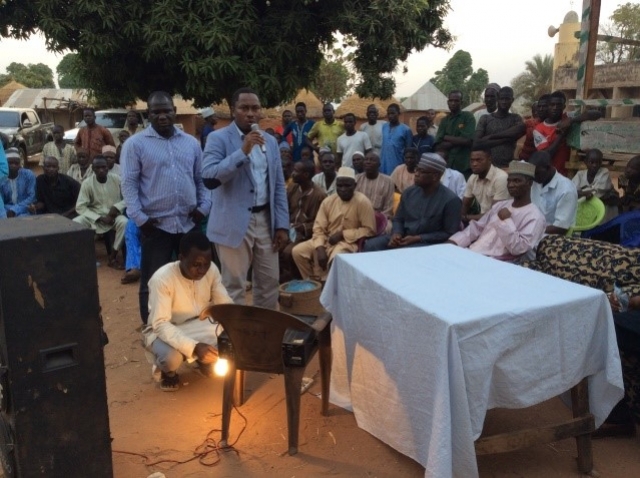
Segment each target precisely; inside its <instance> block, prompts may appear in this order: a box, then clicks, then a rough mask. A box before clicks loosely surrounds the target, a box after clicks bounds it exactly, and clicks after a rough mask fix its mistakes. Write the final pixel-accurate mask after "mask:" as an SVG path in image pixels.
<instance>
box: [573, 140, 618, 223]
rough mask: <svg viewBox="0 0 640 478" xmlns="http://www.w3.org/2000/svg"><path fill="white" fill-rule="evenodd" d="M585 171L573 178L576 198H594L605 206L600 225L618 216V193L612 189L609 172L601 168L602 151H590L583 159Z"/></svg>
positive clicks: (579, 172)
mask: <svg viewBox="0 0 640 478" xmlns="http://www.w3.org/2000/svg"><path fill="white" fill-rule="evenodd" d="M584 162H585V164H586V166H587V169H583V170H580V171H578V172H577V173H576V175H575V176H574V177H573V179H572V181H573V184H575V185H576V188H577V190H578V198H582V197H584V198H586V199H591V197H593V196H596V197H597V198H600V199H601V200H602V202H603V203H604V204H605V205H606V206H607V210H606V212H605V216H604V219H603V220H602V223H605V222H607V221H609V220H610V219H613V218H614V217H616V216H617V215H618V206H617V205H618V200H619V195H618V192H617V191H616V190H615V188H614V187H613V183H612V182H611V176H610V175H609V170H608V169H607V168H605V167H602V151H600V150H599V149H590V150H589V151H588V152H587V155H586V157H585V159H584Z"/></svg>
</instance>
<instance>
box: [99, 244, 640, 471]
mask: <svg viewBox="0 0 640 478" xmlns="http://www.w3.org/2000/svg"><path fill="white" fill-rule="evenodd" d="M96 253H97V254H98V261H99V262H100V263H101V264H102V265H101V266H100V267H99V268H98V280H99V286H100V300H101V304H102V307H103V316H104V323H105V329H106V331H107V333H108V335H109V339H110V343H109V345H107V346H106V348H105V367H106V371H107V393H108V403H109V416H110V423H111V435H112V437H113V466H114V475H115V476H116V477H118V478H138V477H147V476H149V475H151V474H152V473H154V472H162V473H164V475H165V476H166V477H167V478H196V477H208V476H212V475H215V476H219V477H252V476H256V477H263V476H274V477H276V476H277V477H288V478H293V477H314V476H346V477H358V476H362V477H418V476H423V475H424V469H423V468H422V466H420V465H419V464H418V463H416V462H415V461H413V460H411V459H410V458H408V457H406V456H404V455H401V454H400V453H398V452H396V451H395V450H394V449H392V448H390V447H389V446H387V445H385V444H384V443H382V442H381V441H379V440H377V439H376V438H374V437H373V436H371V435H369V434H368V433H367V432H365V431H363V430H361V429H359V428H358V426H357V424H356V422H355V419H354V416H353V414H352V413H350V412H347V411H346V410H343V409H341V408H338V407H336V406H333V405H332V406H331V409H330V416H329V417H323V416H322V415H321V414H320V400H319V398H318V396H319V393H320V385H319V383H317V381H316V383H314V384H313V386H312V387H311V388H310V390H309V392H308V393H305V394H304V395H303V396H302V410H301V425H300V446H299V453H298V454H297V455H295V456H293V457H291V456H289V455H288V454H287V453H286V450H287V439H286V435H287V426H286V413H285V401H284V385H283V379H282V377H281V376H270V375H265V374H251V373H250V374H248V378H247V391H246V402H245V404H244V405H243V406H242V407H241V408H240V412H241V413H242V414H243V415H244V416H245V417H246V420H247V422H246V426H245V425H244V421H243V419H242V418H241V417H240V416H239V414H238V413H236V412H234V413H233V415H232V418H231V440H232V441H233V440H237V443H236V445H235V449H236V453H234V452H224V453H221V454H220V455H219V456H217V455H216V454H215V453H213V452H212V453H210V454H209V455H207V456H206V457H205V461H207V462H211V461H215V460H219V461H218V464H217V465H215V466H214V467H213V468H211V467H208V466H205V465H204V464H201V463H199V462H198V461H197V460H194V461H191V462H189V463H186V464H176V463H170V462H165V463H160V464H157V465H149V464H147V463H153V462H157V461H160V460H178V461H184V460H188V459H189V458H192V457H193V456H194V450H195V449H196V448H197V447H198V446H199V445H201V444H202V443H203V442H204V441H205V438H206V437H207V434H209V433H210V432H211V438H212V439H213V440H216V441H217V440H219V437H220V433H219V431H218V430H219V428H220V421H221V415H220V413H221V397H222V379H220V378H205V377H203V376H202V375H200V373H199V372H197V371H196V370H194V369H192V368H190V367H189V366H184V365H183V368H182V369H181V371H180V375H181V379H182V381H183V386H182V387H181V389H180V390H179V391H178V392H176V393H165V392H161V391H160V390H159V389H158V388H157V385H156V384H155V383H154V382H153V381H152V378H151V373H150V372H151V366H150V365H149V364H148V363H147V361H146V358H145V356H144V353H143V350H142V345H141V340H140V333H139V332H138V330H137V329H138V327H139V325H140V319H139V315H138V301H137V292H138V286H137V284H129V285H121V284H120V280H119V279H120V276H121V274H122V272H121V271H116V270H113V269H110V268H108V267H106V266H105V264H106V255H105V253H104V246H103V244H102V243H96ZM307 372H308V373H307V375H313V374H315V373H317V372H318V363H317V360H314V361H313V362H312V363H311V364H310V365H309V366H308V368H307ZM381 413H384V411H382V410H381ZM568 416H569V411H568V410H567V409H566V408H565V407H564V405H563V404H562V403H561V402H560V400H559V399H553V400H550V401H548V402H545V403H543V404H541V405H538V406H536V407H533V408H531V409H527V410H524V411H522V410H520V411H507V410H495V411H492V412H490V414H489V416H488V418H487V422H486V424H485V431H486V432H490V433H495V432H498V431H508V430H510V429H515V428H517V427H522V426H535V425H538V424H540V423H545V422H546V423H552V422H553V420H554V419H555V420H557V419H562V418H565V417H568ZM243 430H244V431H243ZM639 450H640V438H633V439H603V440H598V441H594V462H595V470H596V471H597V476H603V477H612V478H614V477H620V478H627V477H628V478H631V477H637V476H640V453H639ZM136 454H137V455H136ZM142 455H144V456H145V457H146V458H144V457H143V456H142ZM575 457H576V451H575V442H574V441H573V440H564V441H560V442H557V443H553V444H551V445H545V446H538V447H534V448H530V449H527V450H524V451H519V452H514V453H507V454H503V455H494V456H486V457H480V458H479V459H478V463H479V469H480V476H481V477H496V478H498V477H500V478H501V477H505V478H506V477H509V478H513V477H539V476H545V477H547V478H551V477H563V478H564V477H573V476H580V475H579V473H578V472H577V467H576V462H575ZM594 475H595V473H594Z"/></svg>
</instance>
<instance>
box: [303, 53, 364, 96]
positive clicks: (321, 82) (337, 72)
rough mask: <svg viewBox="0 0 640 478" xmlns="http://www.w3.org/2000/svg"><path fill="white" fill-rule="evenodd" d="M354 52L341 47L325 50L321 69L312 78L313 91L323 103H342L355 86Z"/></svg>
mask: <svg viewBox="0 0 640 478" xmlns="http://www.w3.org/2000/svg"><path fill="white" fill-rule="evenodd" d="M353 59H354V55H353V53H346V52H345V51H344V50H342V49H341V48H333V49H331V50H330V51H327V52H325V54H324V58H323V59H322V62H321V63H320V69H319V70H318V73H317V74H316V75H315V77H314V78H313V80H312V83H311V91H313V93H314V94H315V95H316V96H317V97H318V99H320V101H322V102H323V103H340V102H341V101H342V99H343V98H344V97H345V96H347V95H348V94H350V93H352V91H353V88H354V86H355V81H356V75H355V73H353Z"/></svg>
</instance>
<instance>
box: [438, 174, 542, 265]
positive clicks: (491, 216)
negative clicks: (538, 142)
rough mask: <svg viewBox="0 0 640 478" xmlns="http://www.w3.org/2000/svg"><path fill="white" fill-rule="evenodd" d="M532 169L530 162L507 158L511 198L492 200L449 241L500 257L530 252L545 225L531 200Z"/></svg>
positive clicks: (501, 258)
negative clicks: (495, 201) (480, 213)
mask: <svg viewBox="0 0 640 478" xmlns="http://www.w3.org/2000/svg"><path fill="white" fill-rule="evenodd" d="M535 172H536V167H535V166H534V165H533V164H529V163H525V162H521V161H511V163H510V164H509V178H508V180H507V188H508V189H509V194H510V195H511V199H507V200H505V201H499V202H497V203H495V204H494V205H493V207H492V208H491V209H490V210H489V212H487V213H486V214H485V215H483V216H482V217H481V218H480V219H479V220H477V221H471V223H469V226H468V227H467V228H466V229H465V230H464V231H460V232H458V233H456V234H454V235H453V236H451V239H449V242H450V243H452V244H456V245H458V246H461V247H468V248H469V249H471V250H472V251H475V252H478V253H480V254H484V255H485V256H489V257H493V258H495V259H499V260H503V261H517V260H518V259H519V258H520V257H523V256H524V257H530V256H532V255H533V251H534V250H535V248H536V246H537V245H538V242H540V239H542V236H543V235H544V229H545V227H546V222H545V219H544V216H543V215H542V213H541V212H540V210H539V209H538V208H537V207H536V205H535V204H533V203H532V202H531V186H532V185H533V179H534V177H535Z"/></svg>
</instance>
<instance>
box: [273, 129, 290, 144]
mask: <svg viewBox="0 0 640 478" xmlns="http://www.w3.org/2000/svg"><path fill="white" fill-rule="evenodd" d="M274 131H275V132H276V133H278V134H279V135H280V136H282V133H284V127H283V126H282V125H280V126H276V128H275V129H274ZM284 139H285V141H286V142H287V143H289V146H292V145H293V133H289V134H288V135H287V137H286V138H284Z"/></svg>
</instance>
